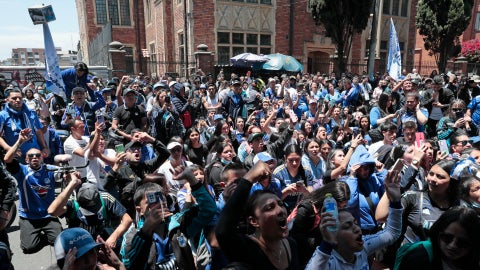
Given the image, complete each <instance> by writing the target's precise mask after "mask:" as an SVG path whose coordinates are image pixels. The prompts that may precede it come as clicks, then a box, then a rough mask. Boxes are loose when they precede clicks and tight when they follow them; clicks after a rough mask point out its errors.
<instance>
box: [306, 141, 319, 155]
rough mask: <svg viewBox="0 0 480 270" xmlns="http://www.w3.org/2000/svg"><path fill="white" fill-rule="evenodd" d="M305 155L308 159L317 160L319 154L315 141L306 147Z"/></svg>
mask: <svg viewBox="0 0 480 270" xmlns="http://www.w3.org/2000/svg"><path fill="white" fill-rule="evenodd" d="M307 153H308V156H309V157H310V158H313V157H315V158H317V157H318V154H319V153H320V146H319V145H318V143H317V142H315V141H313V142H311V143H310V144H309V145H308V147H307Z"/></svg>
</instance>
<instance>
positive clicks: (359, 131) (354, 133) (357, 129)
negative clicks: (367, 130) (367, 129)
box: [353, 128, 362, 138]
mask: <svg viewBox="0 0 480 270" xmlns="http://www.w3.org/2000/svg"><path fill="white" fill-rule="evenodd" d="M361 133H362V130H361V129H359V128H354V129H353V138H357V136H358V134H361Z"/></svg>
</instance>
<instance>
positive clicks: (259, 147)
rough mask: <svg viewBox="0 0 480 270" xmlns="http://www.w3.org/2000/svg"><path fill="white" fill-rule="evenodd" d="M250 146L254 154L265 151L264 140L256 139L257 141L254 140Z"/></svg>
mask: <svg viewBox="0 0 480 270" xmlns="http://www.w3.org/2000/svg"><path fill="white" fill-rule="evenodd" d="M250 145H251V147H252V150H253V153H260V152H262V151H263V146H264V142H263V138H255V140H253V141H252V142H251V143H250Z"/></svg>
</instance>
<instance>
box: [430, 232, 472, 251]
mask: <svg viewBox="0 0 480 270" xmlns="http://www.w3.org/2000/svg"><path fill="white" fill-rule="evenodd" d="M438 238H439V239H440V241H442V242H443V243H445V244H447V245H449V244H450V243H452V242H453V240H454V239H455V245H456V246H457V247H458V248H461V249H466V248H469V247H470V246H471V243H470V241H468V240H467V239H464V238H461V237H456V236H455V235H453V234H450V233H440V234H439V235H438Z"/></svg>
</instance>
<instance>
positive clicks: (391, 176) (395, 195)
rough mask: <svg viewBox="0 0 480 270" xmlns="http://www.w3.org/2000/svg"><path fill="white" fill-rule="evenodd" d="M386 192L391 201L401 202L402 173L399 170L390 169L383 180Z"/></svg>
mask: <svg viewBox="0 0 480 270" xmlns="http://www.w3.org/2000/svg"><path fill="white" fill-rule="evenodd" d="M383 185H384V186H385V193H386V194H387V197H388V200H389V201H390V202H399V201H400V197H401V196H402V192H401V190H400V173H399V172H398V171H389V172H388V173H387V177H386V179H385V181H384V182H383Z"/></svg>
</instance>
